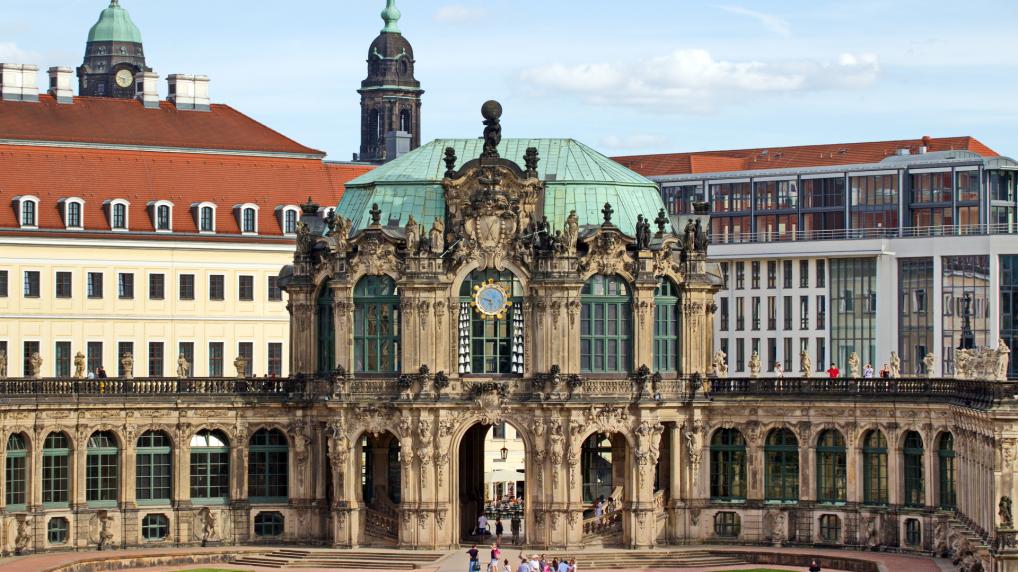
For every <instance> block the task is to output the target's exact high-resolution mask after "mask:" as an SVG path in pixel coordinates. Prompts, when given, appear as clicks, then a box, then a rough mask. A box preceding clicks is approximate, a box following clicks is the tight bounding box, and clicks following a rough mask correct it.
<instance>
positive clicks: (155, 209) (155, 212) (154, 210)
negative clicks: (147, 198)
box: [148, 200, 174, 232]
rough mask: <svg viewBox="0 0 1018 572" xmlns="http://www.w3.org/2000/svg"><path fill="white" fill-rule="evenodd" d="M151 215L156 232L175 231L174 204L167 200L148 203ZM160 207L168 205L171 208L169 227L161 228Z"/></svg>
mask: <svg viewBox="0 0 1018 572" xmlns="http://www.w3.org/2000/svg"><path fill="white" fill-rule="evenodd" d="M148 207H149V216H150V217H152V228H153V229H155V231H156V232H173V207H174V204H173V203H171V202H170V201H167V200H159V201H152V202H150V203H148ZM159 207H167V208H169V209H170V217H169V222H170V226H169V228H159Z"/></svg>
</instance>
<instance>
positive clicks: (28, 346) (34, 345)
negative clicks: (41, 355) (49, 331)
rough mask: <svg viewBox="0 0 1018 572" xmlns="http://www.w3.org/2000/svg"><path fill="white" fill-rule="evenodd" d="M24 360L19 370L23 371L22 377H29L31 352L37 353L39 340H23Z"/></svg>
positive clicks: (30, 373) (30, 372)
mask: <svg viewBox="0 0 1018 572" xmlns="http://www.w3.org/2000/svg"><path fill="white" fill-rule="evenodd" d="M24 347H25V355H24V357H25V361H24V362H23V363H22V367H23V368H24V369H22V370H21V371H22V372H24V373H22V374H21V375H22V376H23V377H31V375H32V354H34V353H38V351H39V342H25V346H24Z"/></svg>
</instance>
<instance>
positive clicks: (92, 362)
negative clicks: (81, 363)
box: [85, 342, 103, 374]
mask: <svg viewBox="0 0 1018 572" xmlns="http://www.w3.org/2000/svg"><path fill="white" fill-rule="evenodd" d="M85 347H86V352H85V353H86V354H87V356H86V358H85V359H87V360H88V371H89V372H90V373H93V374H94V373H95V372H96V370H98V369H99V367H100V366H102V364H103V343H102V342H88V343H87V344H86V346H85Z"/></svg>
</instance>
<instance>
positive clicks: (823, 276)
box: [817, 260, 827, 288]
mask: <svg viewBox="0 0 1018 572" xmlns="http://www.w3.org/2000/svg"><path fill="white" fill-rule="evenodd" d="M826 287H827V261H825V260H817V288H826Z"/></svg>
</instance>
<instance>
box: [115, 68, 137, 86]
mask: <svg viewBox="0 0 1018 572" xmlns="http://www.w3.org/2000/svg"><path fill="white" fill-rule="evenodd" d="M133 81H134V74H133V73H131V71H130V70H120V71H118V72H117V85H119V86H120V87H124V88H126V87H129V86H130V85H131V82H133Z"/></svg>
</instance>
